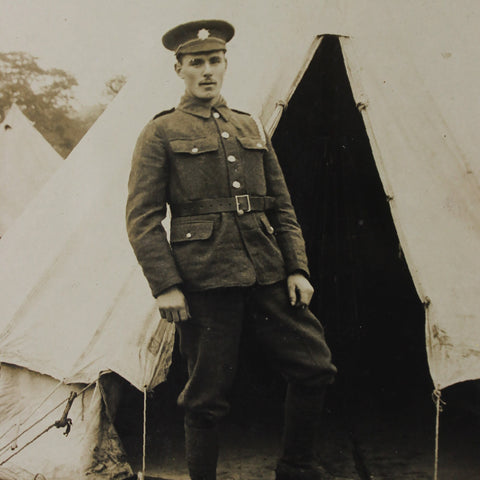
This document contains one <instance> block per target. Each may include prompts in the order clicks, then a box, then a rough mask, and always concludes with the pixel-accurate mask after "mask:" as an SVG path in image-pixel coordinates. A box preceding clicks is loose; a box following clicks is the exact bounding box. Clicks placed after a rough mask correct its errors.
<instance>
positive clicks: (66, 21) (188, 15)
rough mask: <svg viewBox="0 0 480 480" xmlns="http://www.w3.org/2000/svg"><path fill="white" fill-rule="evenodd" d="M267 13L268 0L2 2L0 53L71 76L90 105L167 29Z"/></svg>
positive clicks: (257, 18)
mask: <svg viewBox="0 0 480 480" xmlns="http://www.w3.org/2000/svg"><path fill="white" fill-rule="evenodd" d="M305 1H306V0H305ZM282 2H288V0H277V1H276V2H274V3H273V5H280V4H281V3H282ZM268 8H270V9H271V8H272V2H271V1H270V0H269V1H266V0H264V1H263V2H257V1H255V0H224V1H220V2H217V1H211V0H210V1H207V0H175V2H174V3H172V2H171V1H166V0H0V51H2V52H8V51H18V50H20V51H25V52H28V53H30V54H32V55H34V56H36V57H37V58H38V62H39V63H40V65H41V66H43V67H56V68H60V69H63V70H65V71H67V72H68V73H71V74H73V75H74V76H75V77H76V79H77V80H78V82H79V87H78V88H77V95H78V98H79V100H80V101H81V103H84V104H92V103H96V101H97V100H98V99H100V98H101V94H102V92H103V90H104V85H105V82H106V81H107V80H108V79H109V78H111V77H113V76H114V75H117V74H124V75H127V77H128V76H129V75H130V74H131V73H132V72H134V71H135V68H136V64H137V62H138V61H140V60H141V59H142V57H143V59H145V58H144V56H145V55H146V54H148V55H152V53H151V52H152V45H153V46H154V47H155V48H157V47H158V48H160V49H163V47H161V36H162V34H163V33H164V32H165V31H166V30H167V29H168V28H171V27H173V26H175V25H176V24H178V23H183V22H185V21H189V20H193V19H198V18H202V17H203V18H224V19H226V20H230V21H233V22H234V23H235V19H236V18H237V17H238V12H240V11H241V12H242V17H243V18H245V19H246V25H248V22H258V21H262V18H264V16H265V15H268ZM245 12H246V14H245ZM147 52H148V53H147Z"/></svg>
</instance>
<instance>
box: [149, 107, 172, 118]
mask: <svg viewBox="0 0 480 480" xmlns="http://www.w3.org/2000/svg"><path fill="white" fill-rule="evenodd" d="M174 111H175V108H170V109H169V110H163V112H160V113H157V114H156V115H155V116H154V117H153V120H155V119H156V118H158V117H162V116H163V115H167V114H168V113H172V112H174Z"/></svg>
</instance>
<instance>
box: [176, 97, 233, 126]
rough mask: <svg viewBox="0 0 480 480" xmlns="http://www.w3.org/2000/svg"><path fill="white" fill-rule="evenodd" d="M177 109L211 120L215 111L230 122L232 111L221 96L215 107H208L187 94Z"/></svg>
mask: <svg viewBox="0 0 480 480" xmlns="http://www.w3.org/2000/svg"><path fill="white" fill-rule="evenodd" d="M177 109H178V110H181V111H182V112H186V113H190V114H191V115H196V116H197V117H202V118H210V117H211V115H212V110H213V111H217V112H218V113H219V114H220V115H221V116H222V117H223V119H224V120H227V121H228V120H229V118H230V109H229V108H228V107H227V102H226V101H225V99H224V98H223V97H222V96H221V95H220V96H219V97H218V99H217V100H216V101H215V103H214V104H213V105H207V104H205V103H204V102H202V101H201V100H199V99H198V98H197V97H194V96H193V95H191V94H189V93H185V94H184V95H183V97H182V98H181V99H180V103H179V104H178V107H177Z"/></svg>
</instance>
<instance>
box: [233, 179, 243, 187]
mask: <svg viewBox="0 0 480 480" xmlns="http://www.w3.org/2000/svg"><path fill="white" fill-rule="evenodd" d="M240 186H241V185H240V182H237V180H235V181H234V182H233V183H232V187H233V188H240Z"/></svg>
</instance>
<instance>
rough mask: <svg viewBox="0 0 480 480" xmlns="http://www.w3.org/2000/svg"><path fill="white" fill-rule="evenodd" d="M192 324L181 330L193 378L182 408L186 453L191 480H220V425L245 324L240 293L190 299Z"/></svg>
mask: <svg viewBox="0 0 480 480" xmlns="http://www.w3.org/2000/svg"><path fill="white" fill-rule="evenodd" d="M187 301H188V304H189V309H190V313H191V315H192V318H191V319H189V320H187V321H186V322H182V323H179V324H178V325H177V328H178V331H179V337H180V351H181V353H182V355H183V356H184V357H185V358H186V360H187V366H188V372H189V378H188V382H187V384H186V385H185V388H184V389H183V391H182V393H181V394H180V396H179V399H178V403H179V404H180V405H181V406H183V407H184V409H185V449H186V458H187V463H188V467H189V472H190V477H191V479H192V480H215V478H216V466H217V458H218V434H217V424H218V422H219V421H220V420H221V419H222V418H223V417H224V416H225V415H226V414H227V413H228V410H229V403H228V400H227V393H228V391H229V389H230V387H231V385H232V383H233V379H234V376H235V372H236V368H237V358H238V348H239V342H240V336H241V329H242V321H243V304H244V302H243V291H242V290H241V289H222V290H210V291H206V292H198V293H188V294H187Z"/></svg>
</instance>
